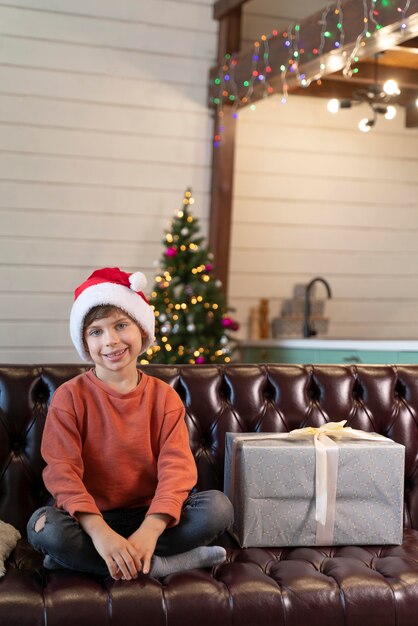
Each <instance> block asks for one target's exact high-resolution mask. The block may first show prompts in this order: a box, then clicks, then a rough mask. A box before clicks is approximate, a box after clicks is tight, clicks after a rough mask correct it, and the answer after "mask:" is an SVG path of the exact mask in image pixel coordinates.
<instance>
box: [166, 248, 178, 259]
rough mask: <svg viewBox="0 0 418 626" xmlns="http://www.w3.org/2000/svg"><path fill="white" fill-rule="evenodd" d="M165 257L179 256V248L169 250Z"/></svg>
mask: <svg viewBox="0 0 418 626" xmlns="http://www.w3.org/2000/svg"><path fill="white" fill-rule="evenodd" d="M165 255H166V256H170V257H173V256H177V248H174V247H173V246H172V247H171V248H167V250H166V251H165Z"/></svg>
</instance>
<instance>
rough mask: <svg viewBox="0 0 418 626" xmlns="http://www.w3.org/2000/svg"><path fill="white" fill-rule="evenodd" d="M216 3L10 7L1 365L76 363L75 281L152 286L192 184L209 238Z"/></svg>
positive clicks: (0, 237) (1, 150) (97, 0)
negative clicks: (72, 329) (115, 271)
mask: <svg viewBox="0 0 418 626" xmlns="http://www.w3.org/2000/svg"><path fill="white" fill-rule="evenodd" d="M212 8H213V7H212V3H211V2H209V1H208V0H193V2H190V1H188V0H152V1H151V0H144V1H141V2H136V1H134V0H118V2H114V1H113V0H82V1H81V0H72V1H71V2H69V0H31V1H30V2H29V1H28V0H23V1H13V0H12V1H11V2H8V3H7V4H4V5H0V23H1V24H2V26H1V35H0V321H1V323H0V360H2V361H3V362H5V361H7V362H23V363H31V362H32V363H33V362H36V361H38V362H45V363H47V362H61V363H62V362H72V361H77V360H78V356H77V354H76V352H75V350H74V349H73V348H72V345H71V342H70V339H69V335H68V315H69V309H70V306H71V302H72V294H73V290H74V288H75V286H76V285H77V284H79V283H80V282H82V281H83V280H84V279H85V278H86V277H87V275H88V274H89V273H91V271H92V270H93V269H96V268H97V267H104V266H106V265H110V266H120V267H123V268H124V269H126V270H127V271H134V270H137V269H142V270H143V271H145V273H146V275H147V277H148V282H149V289H151V287H152V283H153V279H154V276H155V274H156V270H157V265H158V261H159V259H160V257H161V254H162V252H163V247H162V244H161V240H162V238H163V236H164V232H165V230H166V228H167V226H168V222H169V220H170V219H171V218H172V217H173V215H174V214H175V212H176V211H177V210H178V208H179V207H180V206H181V204H182V199H183V193H184V191H185V190H186V188H187V187H189V186H191V188H192V190H193V193H194V196H195V205H194V208H195V210H194V213H195V215H196V217H199V218H200V220H201V227H202V233H203V234H204V235H205V234H207V231H208V209H209V188H210V167H211V158H210V157H211V155H210V151H211V138H212V132H213V119H212V113H211V112H210V111H209V110H208V108H207V77H208V72H209V68H210V67H211V65H213V64H214V59H215V53H216V33H217V23H216V22H215V21H213V20H212Z"/></svg>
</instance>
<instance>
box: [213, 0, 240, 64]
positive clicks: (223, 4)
mask: <svg viewBox="0 0 418 626" xmlns="http://www.w3.org/2000/svg"><path fill="white" fill-rule="evenodd" d="M246 2H248V0H218V1H217V2H215V4H214V5H213V17H214V19H215V20H221V19H222V18H223V17H225V16H226V15H228V13H230V12H231V11H233V10H234V9H241V6H242V5H243V4H245V3H246ZM238 49H239V48H236V49H233V50H231V49H230V50H226V52H236V51H237V50H238Z"/></svg>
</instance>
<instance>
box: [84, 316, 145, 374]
mask: <svg viewBox="0 0 418 626" xmlns="http://www.w3.org/2000/svg"><path fill="white" fill-rule="evenodd" d="M84 340H85V343H86V346H87V349H88V351H89V354H90V356H91V358H92V360H93V361H94V363H95V365H96V373H97V375H98V376H99V378H101V379H102V380H103V381H105V382H111V381H114V379H115V377H114V374H117V378H118V379H120V378H122V379H125V380H127V379H130V378H132V379H133V378H134V377H136V371H137V370H136V362H137V358H138V355H139V354H140V353H141V348H142V335H141V329H140V328H139V326H138V325H137V324H136V322H134V321H133V320H132V319H131V318H130V317H129V315H127V314H126V313H124V312H123V311H119V310H115V311H114V312H113V313H111V314H110V315H109V316H108V317H105V318H102V319H98V320H94V321H93V322H92V323H91V324H90V325H89V326H87V328H86V330H85V334H84Z"/></svg>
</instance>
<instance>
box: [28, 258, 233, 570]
mask: <svg viewBox="0 0 418 626" xmlns="http://www.w3.org/2000/svg"><path fill="white" fill-rule="evenodd" d="M145 285H146V279H145V276H144V275H143V274H141V273H140V272H136V273H134V274H127V273H125V272H123V271H121V270H119V269H118V268H104V269H101V270H97V271H95V272H93V274H92V275H91V276H90V277H89V278H88V279H87V280H86V281H85V282H84V283H83V284H82V285H80V286H79V287H78V288H77V289H76V290H75V299H74V303H73V307H72V309H71V317H70V333H71V338H72V341H73V343H74V345H75V347H76V349H77V351H78V353H79V355H80V356H81V358H82V359H84V360H87V361H93V363H94V368H93V369H91V370H89V371H88V372H85V373H84V374H81V375H80V376H77V377H75V378H73V379H72V380H69V381H67V382H66V383H64V384H63V385H61V386H60V387H59V389H57V391H56V392H55V394H54V397H53V399H52V402H51V406H50V408H49V411H48V415H47V420H46V424H45V429H44V434H43V439H42V447H41V450H42V455H43V457H44V459H45V461H46V464H47V465H46V468H45V469H44V473H43V477H44V482H45V485H46V487H47V489H48V490H49V491H50V493H51V494H52V496H53V497H54V498H55V507H42V508H41V509H38V510H37V511H35V513H34V514H33V515H32V517H31V519H30V520H29V523H28V538H29V541H30V543H31V544H32V545H33V546H34V547H35V548H36V549H37V550H40V551H41V552H42V553H43V554H44V566H45V567H46V568H47V569H57V568H68V569H73V570H79V571H85V572H90V573H93V574H98V575H106V574H110V575H111V576H112V578H114V579H115V580H131V579H133V578H136V577H137V576H138V572H142V573H144V574H148V573H150V574H151V575H152V576H156V577H157V576H165V575H167V574H170V573H173V572H177V571H181V570H185V569H191V568H195V567H211V566H212V565H216V564H219V563H221V562H222V561H223V560H224V559H225V550H224V548H222V547H220V546H208V545H207V544H209V543H210V542H212V541H213V540H214V539H215V537H216V536H218V535H219V534H221V533H222V532H224V531H225V530H226V529H227V528H228V527H230V526H231V525H232V517H233V513H232V505H231V503H230V502H229V500H228V499H227V498H226V496H225V495H224V494H223V493H221V492H219V491H207V492H201V493H197V494H194V495H191V496H189V491H190V489H191V488H192V487H193V486H194V484H195V482H196V478H197V472H196V466H195V462H194V459H193V455H192V453H191V450H190V446H189V437H188V432H187V427H186V424H185V421H184V414H185V411H184V406H183V403H182V402H181V400H180V398H179V396H178V395H177V393H176V392H175V391H174V390H173V389H172V388H171V387H170V386H169V385H167V384H166V383H164V382H163V381H161V380H159V379H157V378H154V377H151V376H147V375H146V374H144V373H143V372H141V371H139V370H138V369H137V365H136V364H137V357H138V355H139V354H140V353H141V352H143V351H145V350H146V349H147V348H148V347H149V346H150V345H151V344H152V342H153V340H154V311H153V309H152V307H151V306H150V305H149V304H148V302H147V300H146V298H145V296H144V294H143V289H144V288H145Z"/></svg>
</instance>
